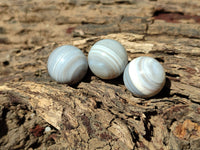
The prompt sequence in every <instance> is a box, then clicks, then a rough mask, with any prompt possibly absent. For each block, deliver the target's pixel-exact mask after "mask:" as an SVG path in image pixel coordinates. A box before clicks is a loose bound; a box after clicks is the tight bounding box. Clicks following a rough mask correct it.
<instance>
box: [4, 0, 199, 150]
mask: <svg viewBox="0 0 200 150" xmlns="http://www.w3.org/2000/svg"><path fill="white" fill-rule="evenodd" d="M78 2H79V1H77V3H78ZM168 2H169V1H167V0H162V1H161V0H158V1H156V2H153V1H152V2H151V1H148V2H147V3H145V1H144V2H142V3H140V2H137V1H136V2H134V3H132V1H126V2H124V3H125V4H124V7H123V9H122V8H119V12H123V11H125V9H126V10H127V11H126V13H125V12H123V13H124V14H123V15H122V16H121V17H119V16H118V15H119V13H117V12H116V13H113V12H112V13H113V14H112V17H109V16H107V17H102V16H103V15H106V12H107V10H108V9H111V10H112V9H113V10H116V6H118V5H114V4H116V3H120V1H113V5H107V4H104V2H103V1H102V2H101V4H99V2H98V4H99V5H101V6H102V7H100V8H99V9H102V10H104V11H102V12H105V14H104V13H102V15H101V16H95V13H96V14H97V12H96V11H95V10H94V12H93V13H94V14H92V15H91V16H90V15H88V16H89V17H88V18H89V19H87V20H86V23H85V24H84V25H77V27H76V29H75V30H74V32H73V36H78V38H73V39H72V40H68V41H64V42H57V43H52V44H46V45H44V46H38V47H36V46H34V47H33V48H32V49H31V50H30V51H27V50H25V49H23V50H22V52H21V53H18V52H17V50H16V49H14V50H10V51H9V53H10V54H11V57H10V58H9V63H10V64H9V65H8V66H6V64H3V62H4V63H5V62H6V61H7V60H6V59H5V57H4V56H5V55H6V54H7V53H8V52H1V53H2V55H1V56H0V57H2V59H1V61H2V64H3V65H2V68H1V70H0V71H1V76H0V96H5V95H6V97H8V98H9V100H10V101H11V102H13V103H15V102H17V103H26V104H27V105H30V106H31V107H33V109H34V110H36V112H37V114H39V115H40V116H41V117H42V118H44V119H45V120H46V121H47V122H48V123H50V124H51V125H53V126H54V127H55V128H57V129H58V130H59V131H60V132H61V133H62V134H63V136H64V137H65V139H66V143H65V146H66V147H67V148H69V149H197V148H199V147H200V118H199V114H200V59H199V56H200V40H199V39H200V24H199V23H200V22H199V18H200V17H199V16H198V15H199V14H200V9H199V8H200V5H199V3H198V0H196V1H193V2H190V1H187V0H185V1H184V2H185V3H188V7H187V8H186V9H184V8H183V7H182V6H183V5H184V2H182V1H180V2H178V1H175V0H173V1H170V2H169V3H168ZM71 3H72V2H71ZM71 3H70V5H72V4H71ZM86 3H87V4H91V3H92V4H93V3H94V2H93V1H87V2H86ZM127 3H128V4H131V5H126V4H127ZM192 3H194V4H192ZM73 5H76V4H73ZM80 5H81V6H83V7H82V8H81V6H80ZM80 5H78V4H77V6H76V7H74V11H75V10H76V9H86V8H87V7H89V5H85V4H80ZM99 5H98V6H99ZM194 5H196V7H198V9H196V7H195V6H194ZM129 6H132V7H133V6H143V8H146V9H145V11H143V10H141V9H140V8H139V7H135V8H134V9H133V12H135V13H136V14H139V15H138V16H136V15H129V13H128V12H129V11H131V10H132V8H131V7H129ZM172 6H174V7H172ZM104 7H105V8H104ZM121 9H122V10H121ZM193 10H194V11H193ZM91 12H92V10H91ZM83 15H84V14H83ZM93 15H94V16H95V17H93ZM174 16H176V17H175V20H174V18H173V17H174ZM114 17H116V18H114ZM83 18H84V17H83ZM113 18H114V19H113ZM117 18H119V19H117ZM110 19H113V20H110ZM61 20H62V19H61ZM96 20H97V21H96ZM62 23H63V22H62ZM113 32H117V33H113ZM109 33H112V34H109ZM80 37H82V38H80ZM106 38H110V39H115V40H118V41H119V42H121V44H122V45H123V46H124V47H125V48H126V50H127V52H128V59H129V61H131V60H132V59H134V58H136V57H138V56H151V57H154V58H156V59H157V60H158V61H159V62H160V63H161V64H162V65H163V67H164V68H165V71H166V81H167V82H166V84H165V87H164V88H163V90H162V91H161V92H160V93H159V94H158V95H157V96H155V97H153V98H150V99H142V98H136V97H134V96H133V95H132V94H131V93H130V92H129V91H128V90H127V89H126V88H125V86H124V84H123V79H122V76H120V77H118V78H116V79H113V80H101V79H99V78H98V77H96V76H94V75H93V74H92V73H91V72H90V71H88V73H87V75H86V76H85V78H84V79H83V80H82V81H81V82H80V83H79V84H77V85H74V86H69V85H66V84H58V83H56V82H55V81H53V80H52V79H51V78H50V77H49V75H48V72H47V69H46V62H47V58H48V55H49V54H50V52H51V51H52V50H53V49H54V48H56V47H57V46H60V45H63V44H72V45H74V46H77V47H78V48H80V49H81V50H83V52H84V53H85V54H86V55H87V54H88V52H89V49H90V47H91V46H92V45H93V44H94V43H95V42H96V41H98V40H100V39H106ZM3 54H5V55H3Z"/></svg>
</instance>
